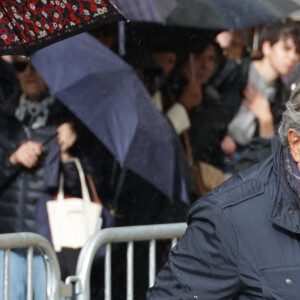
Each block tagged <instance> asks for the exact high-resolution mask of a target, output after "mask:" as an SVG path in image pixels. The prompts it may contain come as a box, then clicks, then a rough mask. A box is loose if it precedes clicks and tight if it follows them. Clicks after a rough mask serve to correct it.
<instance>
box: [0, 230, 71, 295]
mask: <svg viewBox="0 0 300 300" xmlns="http://www.w3.org/2000/svg"><path fill="white" fill-rule="evenodd" d="M0 249H1V250H4V256H3V257H4V264H3V265H4V270H3V272H4V276H3V278H4V289H3V291H0V293H3V299H4V300H9V299H10V298H9V285H10V276H9V274H10V253H11V249H27V293H26V299H28V300H31V299H33V271H32V269H33V255H34V250H37V251H38V252H39V253H40V254H41V256H42V257H43V259H44V262H45V268H46V278H47V287H46V288H47V290H46V295H47V299H49V300H59V299H61V297H71V296H72V286H71V285H70V284H69V285H68V284H67V285H63V284H61V280H60V268H59V264H58V260H57V256H56V254H55V252H54V250H53V248H52V246H51V244H50V243H49V242H48V241H47V240H46V239H44V238H43V237H42V236H40V235H38V234H35V233H27V232H26V233H11V234H1V235H0ZM1 271H2V270H0V272H1Z"/></svg>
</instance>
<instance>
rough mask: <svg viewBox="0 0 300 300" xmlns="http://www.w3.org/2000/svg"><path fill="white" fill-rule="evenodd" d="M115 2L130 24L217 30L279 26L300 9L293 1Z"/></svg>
mask: <svg viewBox="0 0 300 300" xmlns="http://www.w3.org/2000/svg"><path fill="white" fill-rule="evenodd" d="M112 1H113V3H115V4H116V5H117V7H119V8H120V10H121V11H122V12H123V13H124V14H125V16H127V17H128V19H129V20H131V21H144V22H156V23H162V24H172V25H180V26H187V27H196V28H202V29H205V28H206V29H218V30H221V29H229V28H231V29H241V28H246V27H252V26H257V25H262V24H267V23H274V22H280V21H281V20H282V19H284V18H286V17H288V15H289V14H290V13H291V12H293V11H295V10H297V9H299V8H300V7H299V5H298V4H296V3H295V2H293V1H292V0H285V1H282V0H242V1H241V0H178V1H176V0H168V1H161V0H131V1H130V2H129V3H128V1H126V0H112Z"/></svg>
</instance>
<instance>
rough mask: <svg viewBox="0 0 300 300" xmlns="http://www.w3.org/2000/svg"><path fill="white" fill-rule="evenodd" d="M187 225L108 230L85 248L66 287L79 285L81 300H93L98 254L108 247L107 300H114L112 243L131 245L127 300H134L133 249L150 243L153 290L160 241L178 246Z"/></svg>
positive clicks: (150, 270) (128, 247)
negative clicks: (92, 280) (94, 265)
mask: <svg viewBox="0 0 300 300" xmlns="http://www.w3.org/2000/svg"><path fill="white" fill-rule="evenodd" d="M186 227H187V225H186V223H173V224H161V225H147V226H128V227H115V228H107V229H104V230H101V231H99V232H98V233H96V234H95V235H94V236H92V237H91V238H90V239H89V240H88V241H87V243H86V244H85V246H84V247H83V248H82V250H81V252H80V255H79V258H78V262H77V269H76V275H75V276H70V277H68V278H67V280H66V283H67V284H69V283H71V282H72V283H73V284H75V294H76V299H77V300H90V274H91V268H92V263H93V259H94V257H95V254H96V252H97V250H98V249H99V248H100V247H101V246H102V245H106V254H105V300H111V279H112V278H111V276H112V274H111V260H112V255H111V254H112V251H111V244H112V243H124V242H125V243H127V295H126V299H127V300H133V288H134V287H133V263H134V262H133V245H134V242H137V241H149V287H151V286H152V285H153V284H154V280H155V277H156V263H155V258H156V253H155V249H156V240H168V239H170V240H171V241H172V247H173V246H174V245H175V244H176V242H177V239H178V238H180V237H181V236H182V235H183V233H184V232H185V230H186Z"/></svg>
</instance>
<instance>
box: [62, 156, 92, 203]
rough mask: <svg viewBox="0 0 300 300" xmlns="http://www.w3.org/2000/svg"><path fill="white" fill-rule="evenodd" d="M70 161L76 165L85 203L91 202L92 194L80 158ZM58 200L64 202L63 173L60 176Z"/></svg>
mask: <svg viewBox="0 0 300 300" xmlns="http://www.w3.org/2000/svg"><path fill="white" fill-rule="evenodd" d="M70 161H73V162H74V163H75V165H76V167H77V170H78V174H79V179H80V185H81V193H82V198H83V201H86V202H91V197H90V193H89V190H88V187H87V184H86V180H85V176H84V171H83V168H82V165H81V162H80V160H79V159H78V158H72V159H71V160H70ZM57 200H58V201H63V200H64V174H63V173H62V172H61V173H60V176H59V186H58V194H57Z"/></svg>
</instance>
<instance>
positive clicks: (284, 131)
mask: <svg viewBox="0 0 300 300" xmlns="http://www.w3.org/2000/svg"><path fill="white" fill-rule="evenodd" d="M279 135H280V141H281V143H278V147H277V149H276V151H275V153H274V154H273V155H272V156H270V157H269V158H267V159H266V160H265V161H263V162H261V163H260V164H258V165H255V166H254V167H252V168H250V169H248V170H245V171H242V172H240V173H238V174H237V175H235V176H233V177H232V178H231V179H229V180H228V181H227V182H225V183H224V184H222V185H220V186H219V187H217V188H216V189H215V190H213V191H212V192H210V193H208V194H206V195H205V196H204V197H202V198H201V199H199V200H198V201H197V202H195V203H194V205H193V207H192V208H191V210H190V212H189V217H188V225H189V226H188V228H187V230H186V233H185V234H184V236H183V237H182V238H181V239H180V241H179V243H178V244H177V245H176V246H175V247H174V248H173V249H172V251H171V253H170V256H169V261H168V263H167V264H166V265H165V266H164V268H163V269H162V270H161V271H160V273H159V274H158V277H157V279H156V283H155V285H154V287H152V288H151V289H150V290H149V291H148V293H147V299H148V300H150V299H164V300H168V299H172V300H173V299H199V300H200V299H201V300H221V299H235V300H250V299H251V300H255V299H276V300H279V299H280V300H286V299H289V300H296V299H299V290H300V279H299V278H300V243H299V239H300V208H299V199H300V171H299V170H300V86H298V87H297V88H296V89H295V90H294V91H293V94H292V95H291V97H290V99H289V101H288V102H287V104H286V110H285V112H284V114H283V118H282V123H281V125H280V129H279Z"/></svg>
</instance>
